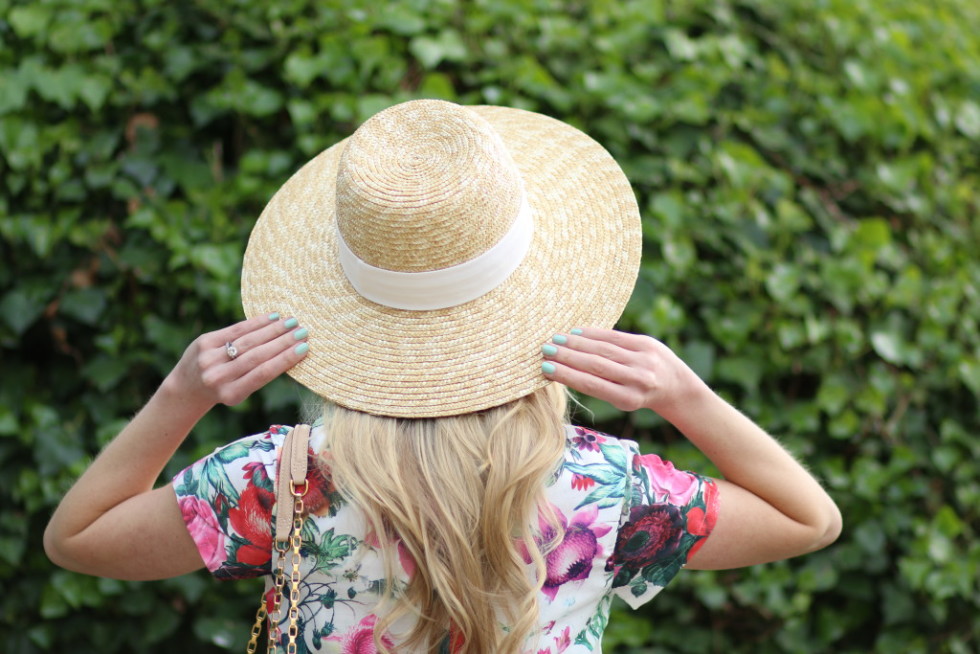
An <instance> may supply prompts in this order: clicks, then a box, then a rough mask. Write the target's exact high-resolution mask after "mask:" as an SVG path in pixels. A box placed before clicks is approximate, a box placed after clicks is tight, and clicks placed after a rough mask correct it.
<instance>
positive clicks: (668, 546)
mask: <svg viewBox="0 0 980 654" xmlns="http://www.w3.org/2000/svg"><path fill="white" fill-rule="evenodd" d="M683 532H684V517H683V516H682V515H681V511H680V509H679V508H677V507H676V506H674V505H673V504H645V505H643V506H635V507H633V508H632V509H630V518H629V521H628V522H627V523H626V524H624V525H623V526H622V527H621V528H620V530H619V535H618V536H617V537H616V550H615V551H614V552H613V554H612V556H610V557H609V559H608V560H607V561H606V570H607V571H608V570H612V569H613V568H615V567H616V566H621V567H622V568H625V569H626V570H628V571H629V572H632V573H635V572H637V571H639V570H640V568H642V567H644V566H646V565H649V564H651V563H654V562H655V561H658V560H661V559H666V558H669V557H670V556H671V555H672V554H673V553H674V552H676V551H677V548H678V547H679V546H680V543H681V534H682V533H683Z"/></svg>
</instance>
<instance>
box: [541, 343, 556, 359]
mask: <svg viewBox="0 0 980 654" xmlns="http://www.w3.org/2000/svg"><path fill="white" fill-rule="evenodd" d="M541 353H542V354H547V355H548V356H549V357H551V356H554V355H556V354H558V348H557V347H555V346H554V345H542V346H541Z"/></svg>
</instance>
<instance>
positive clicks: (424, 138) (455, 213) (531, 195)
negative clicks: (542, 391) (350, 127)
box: [242, 100, 641, 418]
mask: <svg viewBox="0 0 980 654" xmlns="http://www.w3.org/2000/svg"><path fill="white" fill-rule="evenodd" d="M522 188H523V193H524V194H526V199H527V202H528V204H529V205H530V208H531V212H532V216H533V222H534V237H533V241H532V243H531V247H530V251H529V252H528V254H527V256H526V258H525V259H524V261H523V262H522V263H521V265H520V266H519V267H518V268H517V270H516V271H515V272H514V273H513V274H511V276H510V277H508V278H507V279H506V280H505V281H504V282H503V283H502V284H501V285H500V286H498V287H497V288H495V289H494V290H492V291H490V292H489V293H487V294H485V295H483V296H482V297H479V298H477V299H475V300H472V301H470V302H466V303H465V304H461V305H459V306H455V307H450V308H447V309H439V310H432V311H407V310H399V309H392V308H388V307H385V306H382V305H379V304H375V303H373V302H371V301H369V300H366V299H364V298H363V297H361V296H360V295H358V294H357V292H356V291H355V290H354V289H353V287H351V285H350V284H349V283H348V282H347V279H346V277H345V276H344V273H343V270H342V269H341V267H340V264H339V262H338V259H337V233H338V224H339V227H340V230H341V232H342V233H343V235H344V241H345V242H346V243H347V245H348V246H349V247H350V249H351V250H352V251H353V252H354V253H355V254H356V255H357V256H358V257H359V258H361V259H362V260H364V261H366V262H367V263H370V264H372V265H374V266H378V267H381V268H387V269H389V270H400V271H411V272H416V271H423V270H436V269H441V268H445V267H447V266H451V265H454V264H457V263H461V262H463V261H467V260H469V259H471V258H473V257H475V256H477V255H479V254H481V253H482V252H483V251H485V250H486V249H487V248H489V247H491V246H492V245H494V243H496V242H497V241H498V240H499V239H500V237H501V236H502V235H503V234H504V233H505V232H506V231H507V230H508V228H509V227H510V225H511V223H512V222H513V219H514V216H515V215H516V214H517V210H518V207H519V206H520V200H521V194H522ZM640 243H641V239H640V220H639V211H638V209H637V205H636V200H635V197H634V195H633V191H632V189H631V188H630V185H629V182H628V181H627V179H626V176H625V175H624V174H623V172H622V170H621V169H620V168H619V166H618V165H617V164H616V162H615V161H614V160H613V158H612V157H611V156H610V155H609V154H608V153H607V152H606V151H605V150H604V149H603V148H602V146H600V145H599V144H598V143H596V142H595V141H593V140H592V139H591V138H589V137H588V136H587V135H585V134H584V133H582V132H580V131H579V130H577V129H575V128H573V127H571V126H569V125H566V124H565V123H562V122H560V121H557V120H555V119H552V118H549V117H547V116H543V115H541V114H536V113H533V112H528V111H523V110H519V109H510V108H504V107H489V106H477V107H461V106H459V105H454V104H451V103H447V102H442V101H437V100H417V101H413V102H408V103H404V104H401V105H396V106H395V107H392V108H390V109H387V110H385V111H384V112H381V113H380V114H377V115H376V116H374V117H372V118H371V119H369V120H368V121H366V122H365V124H364V125H363V126H362V127H361V128H360V129H359V130H358V131H357V132H355V134H354V135H353V136H351V137H350V138H348V139H345V140H344V141H341V142H340V143H338V144H336V145H334V146H332V147H331V148H329V149H327V150H326V151H324V152H323V153H321V154H320V155H318V156H317V157H315V158H314V159H313V160H311V161H310V162H308V163H307V164H306V165H305V166H304V167H303V168H301V169H300V170H299V171H298V172H297V173H296V174H295V175H294V176H293V177H292V178H290V179H289V180H288V181H287V182H286V183H285V184H284V185H283V186H282V188H281V189H280V190H279V191H278V192H277V193H276V194H275V196H274V197H273V198H272V200H271V201H270V202H269V204H268V206H267V207H266V208H265V210H264V211H263V213H262V215H261V216H260V217H259V220H258V221H257V223H256V225H255V228H254V229H253V231H252V236H251V238H250V239H249V243H248V248H247V250H246V253H245V261H244V266H243V273H242V299H243V304H244V307H245V313H246V315H248V316H249V317H252V316H256V315H262V314H267V313H271V312H273V311H278V312H280V313H281V314H282V315H283V316H295V317H297V318H298V320H299V322H300V324H301V325H303V326H305V327H307V328H308V329H309V333H310V336H309V344H310V350H309V354H308V355H307V357H306V358H305V359H304V360H303V361H302V362H301V363H300V364H299V365H297V366H296V367H294V368H293V369H292V370H290V372H289V374H290V375H292V376H293V377H294V378H295V379H296V380H298V381H299V382H300V383H302V384H303V385H304V386H306V387H308V388H310V389H311V390H313V391H314V392H316V393H317V394H319V395H321V396H323V397H325V398H327V399H329V400H331V401H333V402H336V403H337V404H340V405H342V406H346V407H349V408H352V409H357V410H361V411H365V412H368V413H374V414H379V415H388V416H395V417H405V418H420V417H437V416H447V415H456V414H461V413H467V412H472V411H477V410H481V409H485V408H489V407H492V406H497V405H500V404H503V403H505V402H508V401H511V400H514V399H516V398H518V397H521V396H523V395H526V394H528V393H531V392H533V391H535V390H537V389H538V388H541V387H542V386H544V385H545V384H547V383H548V381H547V380H546V379H545V377H544V376H542V374H541V367H540V366H541V362H542V357H541V349H540V348H541V345H542V344H543V343H545V342H546V341H547V340H548V339H549V338H550V337H551V336H552V335H553V334H555V333H561V332H567V331H568V330H570V329H571V328H573V327H576V326H579V327H582V326H596V327H611V326H612V325H613V324H614V323H615V321H616V320H617V319H618V318H619V315H620V314H621V312H622V310H623V307H624V306H625V304H626V302H627V301H628V299H629V296H630V294H631V292H632V288H633V284H634V282H635V279H636V273H637V270H638V267H639V261H640Z"/></svg>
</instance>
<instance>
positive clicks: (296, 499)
mask: <svg viewBox="0 0 980 654" xmlns="http://www.w3.org/2000/svg"><path fill="white" fill-rule="evenodd" d="M309 486H310V485H309V484H308V483H307V482H305V481H304V482H303V490H302V492H300V491H298V490H297V489H296V484H295V483H293V482H290V484H289V491H290V492H291V493H292V494H293V516H294V517H293V535H292V538H291V539H290V544H291V545H292V552H291V554H290V563H291V564H292V574H290V577H289V644H288V645H286V654H296V637H297V636H298V635H299V582H300V572H299V564H300V561H302V557H301V554H300V548H301V547H302V546H303V520H304V518H305V516H304V515H303V512H304V511H305V510H306V507H305V506H303V496H304V495H306V490H307V488H309Z"/></svg>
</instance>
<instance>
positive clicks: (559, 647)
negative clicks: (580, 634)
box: [555, 627, 572, 654]
mask: <svg viewBox="0 0 980 654" xmlns="http://www.w3.org/2000/svg"><path fill="white" fill-rule="evenodd" d="M569 629H571V627H565V631H563V632H561V636H555V648H556V649H555V654H561V652H564V651H565V650H566V649H568V648H569V646H570V645H571V644H572V636H571V634H569V631H568V630H569Z"/></svg>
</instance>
